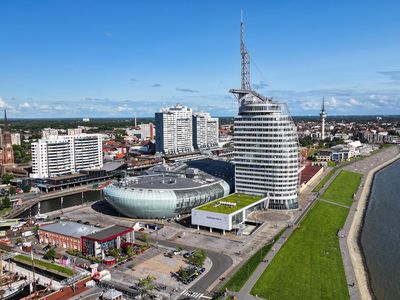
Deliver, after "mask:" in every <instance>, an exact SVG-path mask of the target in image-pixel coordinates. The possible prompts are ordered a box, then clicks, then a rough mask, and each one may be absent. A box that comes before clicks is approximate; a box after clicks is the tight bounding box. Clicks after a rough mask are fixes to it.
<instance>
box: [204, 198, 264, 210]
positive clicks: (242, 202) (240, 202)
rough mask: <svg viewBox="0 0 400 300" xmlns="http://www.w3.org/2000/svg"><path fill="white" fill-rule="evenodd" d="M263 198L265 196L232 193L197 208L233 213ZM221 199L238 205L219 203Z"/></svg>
mask: <svg viewBox="0 0 400 300" xmlns="http://www.w3.org/2000/svg"><path fill="white" fill-rule="evenodd" d="M262 198H263V196H252V195H245V194H232V195H229V196H226V197H224V198H221V199H218V200H214V201H211V202H208V203H207V204H204V205H202V206H199V207H198V208H197V209H200V210H207V211H211V212H216V213H222V214H230V213H233V212H235V211H237V210H239V209H241V208H243V207H246V206H247V205H250V204H252V203H254V202H256V201H258V200H261V199H262ZM221 201H223V202H229V203H235V204H236V205H235V206H227V205H223V204H219V202H221Z"/></svg>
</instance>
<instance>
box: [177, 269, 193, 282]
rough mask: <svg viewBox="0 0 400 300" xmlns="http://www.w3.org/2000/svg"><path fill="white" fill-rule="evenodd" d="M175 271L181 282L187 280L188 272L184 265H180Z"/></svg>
mask: <svg viewBox="0 0 400 300" xmlns="http://www.w3.org/2000/svg"><path fill="white" fill-rule="evenodd" d="M177 273H178V275H179V277H180V279H181V280H182V282H187V281H188V280H189V278H190V274H189V272H188V270H187V269H185V268H184V267H180V268H179V270H178V272H177Z"/></svg>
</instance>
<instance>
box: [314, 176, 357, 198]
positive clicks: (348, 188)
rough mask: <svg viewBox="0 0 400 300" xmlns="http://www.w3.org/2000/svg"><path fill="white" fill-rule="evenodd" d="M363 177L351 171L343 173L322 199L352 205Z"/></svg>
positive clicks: (337, 177)
mask: <svg viewBox="0 0 400 300" xmlns="http://www.w3.org/2000/svg"><path fill="white" fill-rule="evenodd" d="M361 177H362V175H361V174H359V173H355V172H350V171H341V172H340V173H339V175H338V176H336V178H335V180H333V182H332V183H331V185H330V186H329V187H328V188H327V190H326V191H325V192H324V193H323V194H322V196H321V198H322V199H325V200H329V201H333V202H336V203H340V204H344V205H351V203H352V202H353V194H354V193H355V192H356V191H357V188H358V186H359V185H360V182H361Z"/></svg>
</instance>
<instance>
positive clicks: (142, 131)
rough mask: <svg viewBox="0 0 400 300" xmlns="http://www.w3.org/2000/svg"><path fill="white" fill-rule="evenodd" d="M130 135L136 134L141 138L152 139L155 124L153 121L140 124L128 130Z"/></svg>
mask: <svg viewBox="0 0 400 300" xmlns="http://www.w3.org/2000/svg"><path fill="white" fill-rule="evenodd" d="M126 133H127V135H128V136H131V137H132V136H135V137H137V138H139V139H141V140H152V139H153V138H154V125H153V123H148V124H139V125H138V126H135V127H134V128H128V129H127V130H126Z"/></svg>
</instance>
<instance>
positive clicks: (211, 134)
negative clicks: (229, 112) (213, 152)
mask: <svg viewBox="0 0 400 300" xmlns="http://www.w3.org/2000/svg"><path fill="white" fill-rule="evenodd" d="M218 142H219V120H218V118H211V116H210V114H209V113H204V112H202V113H195V114H193V147H194V148H195V149H204V148H211V147H216V146H218Z"/></svg>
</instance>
